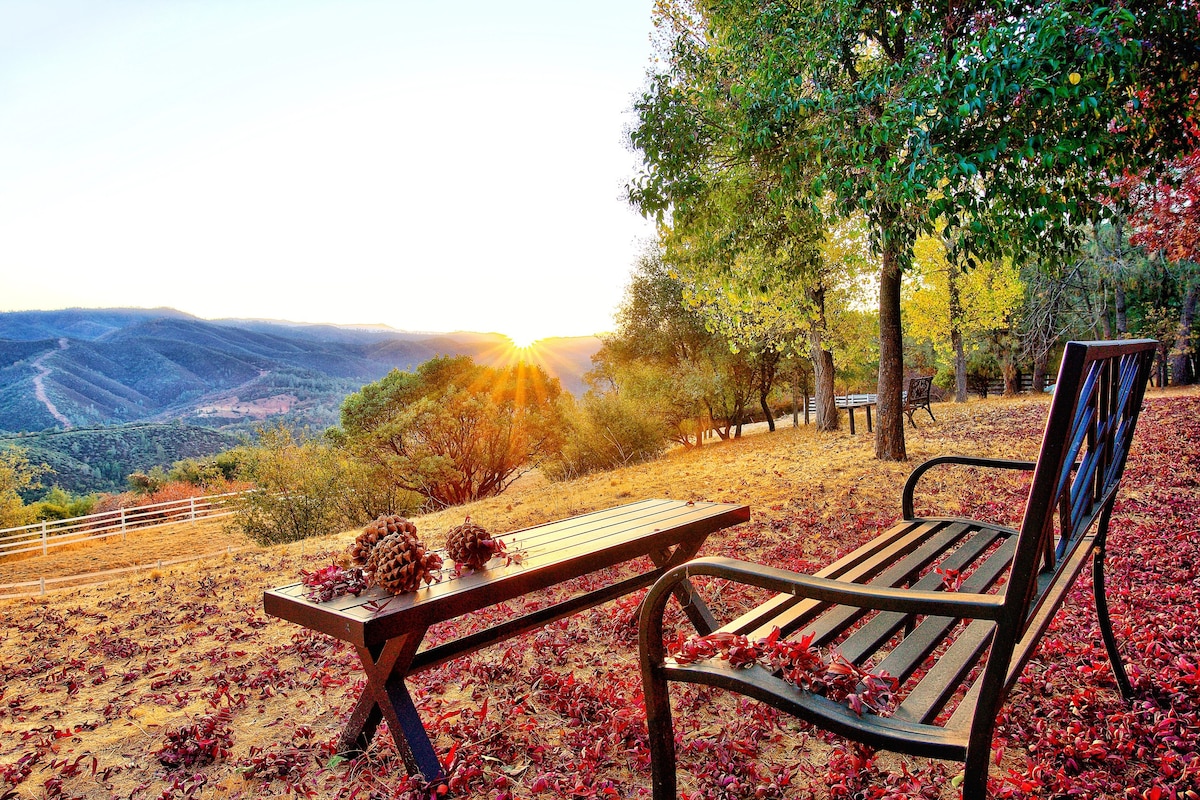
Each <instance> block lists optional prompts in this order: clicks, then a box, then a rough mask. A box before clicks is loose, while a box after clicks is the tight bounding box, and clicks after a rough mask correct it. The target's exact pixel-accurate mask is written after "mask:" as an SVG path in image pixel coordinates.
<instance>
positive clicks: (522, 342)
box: [507, 332, 544, 350]
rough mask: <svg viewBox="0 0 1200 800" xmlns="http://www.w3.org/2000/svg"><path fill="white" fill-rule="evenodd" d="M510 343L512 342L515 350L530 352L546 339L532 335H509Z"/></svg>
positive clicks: (520, 333)
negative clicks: (535, 345)
mask: <svg viewBox="0 0 1200 800" xmlns="http://www.w3.org/2000/svg"><path fill="white" fill-rule="evenodd" d="M507 336H508V341H510V342H512V346H513V349H514V350H528V349H530V348H531V347H533V346H534V344H536V343H537V342H539V341H541V340H542V339H543V338H544V337H541V336H538V335H536V334H531V333H522V332H518V333H509V334H507Z"/></svg>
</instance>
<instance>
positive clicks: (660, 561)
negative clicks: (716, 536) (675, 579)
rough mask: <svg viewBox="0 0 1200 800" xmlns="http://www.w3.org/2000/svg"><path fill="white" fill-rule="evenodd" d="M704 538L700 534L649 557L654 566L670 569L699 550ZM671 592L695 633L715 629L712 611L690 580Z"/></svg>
mask: <svg viewBox="0 0 1200 800" xmlns="http://www.w3.org/2000/svg"><path fill="white" fill-rule="evenodd" d="M705 538H707V537H704V536H701V537H699V538H698V539H696V540H695V541H687V542H682V543H680V544H679V545H677V546H676V547H675V551H674V552H673V553H672V552H668V551H666V550H659V551H657V552H654V553H651V554H650V559H651V560H652V561H653V562H654V566H656V567H661V568H662V569H663V570H668V569H671V568H672V567H676V566H678V565H680V564H682V563H684V562H686V561H689V560H691V559H692V558H693V557H694V556H695V555H696V553H698V552H699V551H700V546H701V545H703V544H704V540H705ZM673 594H674V595H675V599H676V600H678V601H679V604H680V605H682V606H683V612H684V613H685V614H687V617H688V619H689V620H691V622H692V626H693V627H695V629H696V632H697V633H700V634H701V635H707V634H710V633H712V632H713V631H715V630H716V629H717V627H718V625H717V620H716V618H715V617H713V614H712V611H710V610H709V609H708V605H706V604H705V602H704V599H703V598H702V597H700V595H699V594H698V593H697V592H696V590H695V589H694V588H692V584H691V581H688V580H683V581H680V582H679V583H678V584H676V586H675V588H674V590H673Z"/></svg>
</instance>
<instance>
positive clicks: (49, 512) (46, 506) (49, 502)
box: [29, 486, 96, 522]
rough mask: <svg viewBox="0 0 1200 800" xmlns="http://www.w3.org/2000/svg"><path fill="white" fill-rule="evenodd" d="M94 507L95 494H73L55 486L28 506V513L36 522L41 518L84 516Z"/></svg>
mask: <svg viewBox="0 0 1200 800" xmlns="http://www.w3.org/2000/svg"><path fill="white" fill-rule="evenodd" d="M95 508H96V495H94V494H86V495H74V494H71V493H70V492H68V491H65V490H63V489H60V488H59V487H57V486H55V487H53V488H52V489H50V491H49V492H47V493H46V496H45V497H43V498H42V499H41V500H38V501H37V502H36V503H32V504H30V506H29V513H30V514H31V515H32V517H33V519H34V520H35V521H37V522H41V521H43V520H55V519H71V518H73V517H86V516H87V515H88V514H91V513H92V511H93V510H95Z"/></svg>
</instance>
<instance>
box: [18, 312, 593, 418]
mask: <svg viewBox="0 0 1200 800" xmlns="http://www.w3.org/2000/svg"><path fill="white" fill-rule="evenodd" d="M599 346H600V343H599V340H598V339H596V338H595V337H576V338H565V339H549V340H543V341H542V342H539V343H538V344H537V346H536V347H535V348H532V349H531V350H529V351H528V352H527V353H526V354H525V355H524V357H525V358H527V359H528V360H530V361H533V362H535V363H540V364H541V365H542V366H543V367H544V368H545V369H546V371H547V372H549V373H550V374H551V375H553V376H555V377H557V378H558V379H559V380H560V381H561V383H562V385H563V388H564V389H565V390H566V391H568V392H572V393H574V394H581V393H582V392H583V391H584V388H585V387H584V384H583V380H582V375H583V373H584V372H586V371H587V370H588V369H589V368H590V367H591V356H592V354H594V353H595V352H596V351H597V350H598V349H599ZM437 355H468V356H471V357H472V358H474V359H475V360H476V361H478V362H480V363H485V364H490V365H498V364H502V363H505V362H506V361H510V360H512V359H513V358H514V357H515V353H514V351H513V349H512V348H511V346H510V344H509V342H508V340H507V338H506V337H504V336H502V335H499V334H492V333H466V332H460V333H412V332H405V331H397V330H394V329H391V328H387V327H384V326H364V327H351V326H334V325H307V324H300V323H292V322H280V321H272V320H219V321H210V320H202V319H199V318H197V317H193V316H190V315H188V314H184V313H182V312H179V311H175V310H173V309H99V310H93V309H67V310H62V311H18V312H8V313H0V432H9V433H20V432H28V431H41V430H47V429H58V430H69V429H71V428H81V427H96V426H104V425H122V424H128V423H135V422H155V423H162V422H174V421H178V422H183V423H188V424H196V425H203V426H207V427H213V428H235V429H237V428H241V429H245V428H247V427H250V426H251V425H253V424H256V423H259V422H261V421H262V420H264V419H266V418H268V417H270V418H276V417H278V418H282V419H285V420H287V421H288V422H289V423H294V424H299V425H308V426H310V427H312V428H314V429H322V428H325V427H328V426H329V425H332V424H335V423H336V421H337V413H338V409H339V408H340V405H341V402H342V399H343V398H344V397H345V396H346V395H347V394H349V393H350V392H353V391H355V390H357V389H358V388H359V387H360V386H362V385H363V384H365V383H369V382H371V381H374V380H378V379H379V378H381V377H382V376H384V375H385V374H387V372H388V371H390V370H392V369H401V370H411V369H414V368H415V367H416V366H417V365H419V364H421V363H422V362H424V361H426V360H428V359H430V358H432V357H434V356H437Z"/></svg>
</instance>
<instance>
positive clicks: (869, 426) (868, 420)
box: [864, 406, 871, 433]
mask: <svg viewBox="0 0 1200 800" xmlns="http://www.w3.org/2000/svg"><path fill="white" fill-rule="evenodd" d="M864 409H865V410H866V412H867V433H870V432H871V407H870V406H864Z"/></svg>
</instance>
